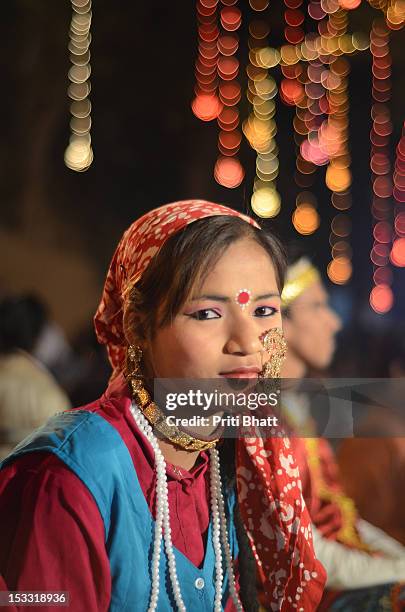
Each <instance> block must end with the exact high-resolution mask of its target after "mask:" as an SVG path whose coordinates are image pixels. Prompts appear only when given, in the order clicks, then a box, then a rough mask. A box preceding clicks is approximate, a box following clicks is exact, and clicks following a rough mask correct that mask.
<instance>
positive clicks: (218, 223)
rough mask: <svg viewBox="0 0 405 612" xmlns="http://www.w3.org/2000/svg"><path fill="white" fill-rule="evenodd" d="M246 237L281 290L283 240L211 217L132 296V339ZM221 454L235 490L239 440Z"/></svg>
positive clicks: (251, 571) (249, 571)
mask: <svg viewBox="0 0 405 612" xmlns="http://www.w3.org/2000/svg"><path fill="white" fill-rule="evenodd" d="M243 238H250V239H252V240H253V241H254V242H256V243H257V244H259V245H260V246H261V247H263V249H264V250H265V251H266V252H267V253H268V255H269V257H270V259H271V261H272V263H273V265H274V268H275V273H276V281H277V285H278V289H279V291H280V292H281V290H282V288H283V284H284V274H285V268H286V256H285V252H284V250H283V248H282V246H281V244H280V242H279V241H278V239H277V238H275V237H274V236H272V235H271V234H269V233H267V232H265V231H264V230H260V229H258V228H256V227H254V226H252V225H250V224H248V223H246V221H243V220H242V219H239V218H238V217H231V216H222V215H221V216H214V217H207V218H204V219H200V220H198V221H195V222H193V223H191V224H190V225H188V226H186V227H185V228H184V229H183V230H181V231H180V232H178V233H176V234H174V235H173V236H172V237H171V238H169V240H167V241H166V243H165V244H164V245H163V247H162V248H161V250H160V251H159V253H158V254H157V255H156V256H155V258H154V259H153V260H152V261H151V263H150V265H149V266H148V268H147V270H146V271H145V273H144V274H143V276H142V278H141V279H140V281H139V282H138V283H137V284H136V285H135V286H134V287H133V288H132V290H131V291H130V292H129V294H128V296H127V301H126V306H125V318H124V321H125V329H126V333H127V336H128V334H129V332H130V330H131V331H135V334H136V336H137V337H138V338H139V339H140V340H141V339H147V338H148V337H153V333H154V330H156V329H158V328H159V327H163V326H164V325H166V324H168V323H169V322H170V321H171V319H172V318H173V317H174V316H175V315H176V314H177V313H178V311H179V310H180V308H181V306H182V305H183V303H184V302H185V301H186V299H187V298H188V296H189V295H190V294H191V293H192V291H193V290H194V289H196V288H198V287H199V286H200V285H201V284H202V283H203V281H204V278H205V277H206V276H207V274H208V272H209V271H210V270H211V269H212V267H213V266H214V265H215V263H216V261H218V259H219V258H220V257H221V256H222V255H223V253H224V252H225V251H226V249H227V248H228V247H229V246H230V245H231V244H233V243H234V242H236V241H237V240H240V239H243ZM219 452H220V456H221V471H222V474H223V479H224V484H225V489H228V490H229V489H230V488H232V489H235V482H236V477H235V441H234V440H224V441H223V443H222V445H221V447H220V449H219ZM234 521H235V527H236V533H237V538H238V544H239V557H238V559H239V582H240V598H241V602H242V605H243V608H244V610H245V611H246V612H256V611H257V610H258V609H259V604H258V600H257V589H256V563H255V560H254V557H253V553H252V550H251V547H250V544H249V541H248V537H247V534H246V530H245V528H244V525H243V522H242V519H241V516H240V512H239V506H238V504H235V511H234Z"/></svg>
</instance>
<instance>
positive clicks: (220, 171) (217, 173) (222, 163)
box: [214, 157, 245, 189]
mask: <svg viewBox="0 0 405 612" xmlns="http://www.w3.org/2000/svg"><path fill="white" fill-rule="evenodd" d="M244 176H245V172H244V170H243V168H242V165H241V163H240V161H239V160H238V159H236V158H235V157H219V158H218V159H217V162H216V164H215V168H214V177H215V180H216V181H217V183H219V184H220V185H223V186H224V187H228V189H233V188H235V187H238V186H239V185H240V184H241V182H242V181H243V178H244Z"/></svg>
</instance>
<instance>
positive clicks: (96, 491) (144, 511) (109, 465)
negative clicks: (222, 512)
mask: <svg viewBox="0 0 405 612" xmlns="http://www.w3.org/2000/svg"><path fill="white" fill-rule="evenodd" d="M35 451H46V452H51V453H54V454H55V455H57V456H58V457H59V459H61V460H62V461H63V462H64V463H65V464H66V465H67V466H68V467H69V468H70V469H71V470H72V471H73V472H74V473H75V474H76V475H77V476H78V477H79V478H80V479H81V480H82V482H83V483H84V484H85V485H86V487H87V488H88V490H89V491H90V493H91V494H92V496H93V498H94V500H95V502H96V504H97V506H98V509H99V511H100V514H101V516H102V518H103V522H104V528H105V545H106V550H107V552H108V557H109V560H110V567H111V580H112V594H111V603H110V611H111V612H125V611H128V612H135V611H140V612H141V611H142V612H144V611H145V612H146V610H147V609H148V604H149V600H150V594H151V562H152V550H153V537H154V528H155V521H154V520H153V517H152V516H151V513H150V510H149V507H148V505H147V502H146V500H145V497H144V495H143V492H142V489H141V487H140V484H139V480H138V477H137V474H136V471H135V469H134V465H133V462H132V459H131V456H130V454H129V451H128V449H127V447H126V445H125V443H124V442H123V440H122V438H121V436H120V435H119V433H118V432H117V431H116V429H115V428H114V427H113V426H112V425H110V423H108V421H106V420H105V419H103V418H102V417H101V416H99V415H98V414H96V413H93V412H89V411H86V410H75V411H73V412H66V413H61V414H59V415H56V416H54V417H52V418H51V419H50V420H49V421H48V422H47V423H46V424H45V425H44V426H43V427H41V428H39V429H37V430H36V431H34V432H33V433H32V434H31V435H30V436H29V437H28V438H26V439H25V440H24V441H23V442H21V443H20V444H19V445H18V446H17V447H16V448H15V449H14V451H13V452H12V454H11V455H9V456H8V457H7V458H6V459H5V460H4V461H3V462H2V463H0V469H1V467H3V466H4V465H6V464H8V463H9V462H10V461H12V460H13V459H15V458H16V457H18V456H21V455H24V454H26V453H30V452H35ZM225 499H226V508H227V514H228V531H229V538H230V546H231V551H232V557H233V558H235V557H236V556H237V553H238V546H237V539H236V532H235V527H234V524H233V520H232V517H233V506H234V503H235V495H234V494H232V495H226V497H225ZM174 554H175V558H176V566H177V574H178V578H179V583H180V590H181V593H182V597H183V601H184V604H185V606H186V608H187V610H190V611H192V612H194V610H207V611H208V610H213V605H214V596H215V583H214V580H215V567H214V562H215V555H214V547H213V543H212V524H211V521H210V524H209V528H208V535H207V541H206V552H205V558H204V563H203V566H202V568H201V569H198V568H196V567H195V566H194V565H193V564H192V563H191V562H190V561H189V560H188V559H187V558H186V557H185V556H184V555H183V554H182V553H181V552H180V551H178V550H177V549H176V548H174ZM223 564H224V565H223V566H224V568H225V560H224V559H223ZM224 574H226V572H224ZM159 575H160V591H159V601H158V608H157V609H158V611H159V612H168V611H169V610H176V605H175V603H174V599H173V595H172V590H171V583H170V578H169V572H168V564H167V560H166V554H165V551H164V546H163V543H162V548H161V556H160V568H159ZM228 596H229V590H228V578H227V576H226V575H225V578H224V584H223V599H222V604H223V607H224V606H225V604H226V602H227V600H228Z"/></svg>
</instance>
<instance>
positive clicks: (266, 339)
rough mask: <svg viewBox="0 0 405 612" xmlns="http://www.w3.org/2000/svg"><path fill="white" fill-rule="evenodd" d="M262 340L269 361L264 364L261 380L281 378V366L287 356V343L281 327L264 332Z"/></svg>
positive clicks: (260, 375)
mask: <svg viewBox="0 0 405 612" xmlns="http://www.w3.org/2000/svg"><path fill="white" fill-rule="evenodd" d="M260 339H261V341H262V343H263V348H264V350H265V351H266V353H268V355H269V359H268V361H266V363H265V364H264V366H263V369H262V371H261V372H260V374H259V378H280V375H281V366H282V365H283V362H284V360H285V358H286V354H287V343H286V341H285V338H284V334H283V330H282V329H281V327H273V329H269V330H268V331H266V332H264V333H263V334H262V336H261V337H260Z"/></svg>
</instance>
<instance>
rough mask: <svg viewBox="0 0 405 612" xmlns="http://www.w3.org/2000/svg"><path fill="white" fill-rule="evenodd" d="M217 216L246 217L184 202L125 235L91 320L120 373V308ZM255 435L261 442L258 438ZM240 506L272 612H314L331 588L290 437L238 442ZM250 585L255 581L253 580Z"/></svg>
mask: <svg viewBox="0 0 405 612" xmlns="http://www.w3.org/2000/svg"><path fill="white" fill-rule="evenodd" d="M214 215H226V216H234V217H239V218H240V219H243V220H244V221H246V222H247V223H250V224H251V225H254V226H256V227H258V228H259V227H260V226H259V225H258V224H257V223H256V222H255V221H254V220H253V219H251V218H249V217H247V216H245V215H242V214H241V213H239V212H237V211H235V210H232V209H231V208H227V207H226V206H222V205H220V204H213V203H211V202H206V201H204V200H185V201H181V202H174V203H173V204H167V205H166V206H162V207H161V208H157V209H155V210H152V211H150V212H149V213H147V214H146V215H144V216H143V217H141V218H140V219H138V220H137V221H135V222H134V223H133V224H132V225H131V226H130V228H129V229H128V230H127V231H126V232H125V233H124V235H123V237H122V239H121V241H120V243H119V245H118V247H117V249H116V251H115V253H114V256H113V259H112V261H111V264H110V267H109V270H108V274H107V279H106V282H105V286H104V291H103V295H102V299H101V302H100V305H99V307H98V310H97V313H96V315H95V318H94V323H95V328H96V334H97V338H98V340H99V341H100V342H101V343H102V344H106V345H107V350H108V356H109V359H110V362H111V365H112V366H113V368H114V370H115V371H120V370H122V369H123V366H124V362H125V349H126V340H125V335H124V328H123V306H124V299H125V295H126V294H127V292H128V289H129V288H131V287H132V286H133V285H134V284H135V283H136V282H138V281H139V279H140V278H141V276H142V274H143V272H144V271H145V270H146V268H147V266H148V264H149V262H150V261H151V259H152V258H153V257H154V256H155V255H156V254H157V253H158V251H159V249H160V248H161V247H162V245H163V244H164V243H165V241H166V240H167V239H168V238H169V237H170V236H171V235H172V234H174V233H175V232H178V231H179V230H181V229H182V228H183V227H185V226H186V225H188V224H189V223H192V222H193V221H196V220H197V219H203V218H205V217H211V216H214ZM256 435H257V434H256ZM236 476H237V490H238V503H239V508H240V512H241V516H242V519H243V522H244V525H245V528H246V532H247V534H248V537H249V541H250V543H251V547H252V551H253V554H254V557H255V559H256V563H257V569H258V572H259V574H260V577H261V580H262V584H263V589H264V592H265V595H266V603H267V604H268V605H267V607H268V608H269V609H270V610H281V611H282V612H290V611H291V610H298V611H299V610H301V611H302V612H310V611H312V610H316V608H317V605H318V603H319V601H320V599H321V596H322V592H323V588H324V585H325V581H326V574H325V570H324V568H323V567H322V565H321V564H320V563H319V561H318V560H317V559H316V557H315V553H314V549H313V542H312V531H311V524H310V519H309V515H308V511H307V509H306V507H305V503H304V499H303V496H302V492H301V480H300V476H299V470H298V466H297V462H296V459H295V457H294V455H293V453H292V451H291V448H290V441H289V439H288V438H286V437H272V438H268V439H264V438H257V437H250V438H248V437H241V438H239V439H238V440H237V441H236ZM252 579H254V578H253V577H252Z"/></svg>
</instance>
